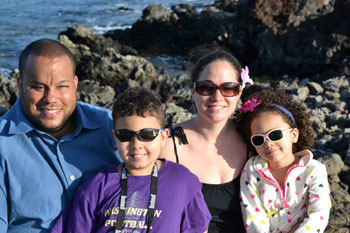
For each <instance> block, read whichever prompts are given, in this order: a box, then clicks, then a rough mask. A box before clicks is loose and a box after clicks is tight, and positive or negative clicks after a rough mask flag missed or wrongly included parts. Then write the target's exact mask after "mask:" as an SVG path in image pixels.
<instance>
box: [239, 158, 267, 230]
mask: <svg viewBox="0 0 350 233" xmlns="http://www.w3.org/2000/svg"><path fill="white" fill-rule="evenodd" d="M252 161H253V160H252V159H250V160H249V161H248V162H247V164H246V165H245V167H244V169H243V171H242V174H241V180H240V182H241V210H242V215H243V221H244V225H245V229H246V231H247V232H248V233H249V232H270V224H269V219H268V217H267V215H266V212H265V208H264V207H263V205H262V201H261V199H260V197H259V193H258V184H257V176H259V174H258V173H257V172H255V171H254V169H253V165H252Z"/></svg>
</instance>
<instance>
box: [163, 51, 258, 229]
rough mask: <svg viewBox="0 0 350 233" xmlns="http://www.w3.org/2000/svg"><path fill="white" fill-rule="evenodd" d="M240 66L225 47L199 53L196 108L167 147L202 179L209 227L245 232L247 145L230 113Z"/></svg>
mask: <svg viewBox="0 0 350 233" xmlns="http://www.w3.org/2000/svg"><path fill="white" fill-rule="evenodd" d="M241 70H242V68H241V65H240V64H239V62H238V61H237V59H236V58H235V57H234V56H232V55H231V54H230V53H228V52H226V51H224V50H222V49H215V50H213V51H210V52H209V53H207V54H205V55H204V56H202V57H201V58H199V60H198V61H197V62H196V64H195V66H194V69H193V71H192V76H191V88H190V89H191V92H192V101H193V103H194V105H195V107H196V110H197V114H196V115H195V117H193V118H192V119H190V120H188V121H185V122H182V123H180V124H178V125H176V126H175V127H174V128H172V130H171V131H172V132H173V135H176V136H179V137H173V138H169V139H168V141H167V146H166V147H165V148H166V149H165V151H163V153H162V155H165V156H166V159H168V160H171V161H174V162H178V163H180V164H182V165H184V166H186V167H187V168H188V169H189V170H190V171H191V172H192V173H194V174H195V175H197V176H198V178H199V180H200V181H201V183H202V185H203V187H202V192H203V194H204V198H205V201H206V203H207V205H208V208H209V210H210V212H211V215H212V221H211V223H210V226H209V231H208V232H209V233H215V232H220V233H222V232H230V233H231V232H245V230H244V226H243V221H242V215H241V210H240V203H239V176H240V173H241V170H242V168H243V166H244V164H245V162H246V161H247V158H248V150H247V145H246V144H245V143H244V142H243V140H242V138H241V137H240V135H239V133H238V132H237V131H236V126H235V122H234V121H233V120H232V119H231V118H230V117H231V116H232V114H233V113H234V112H235V110H236V107H237V103H238V102H239V99H240V96H241V94H242V91H243V88H242V87H244V85H245V83H242V80H241V77H240V76H241ZM243 72H245V71H244V70H243ZM246 77H248V80H250V79H249V76H246ZM250 82H251V83H252V80H250Z"/></svg>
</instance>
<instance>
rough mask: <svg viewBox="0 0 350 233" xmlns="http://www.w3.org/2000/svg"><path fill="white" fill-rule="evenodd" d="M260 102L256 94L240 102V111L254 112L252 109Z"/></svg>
mask: <svg viewBox="0 0 350 233" xmlns="http://www.w3.org/2000/svg"><path fill="white" fill-rule="evenodd" d="M261 103H262V100H261V99H258V96H254V97H253V98H252V99H251V100H247V101H246V102H245V103H243V104H241V108H240V109H239V111H240V112H249V111H250V112H254V109H255V108H256V107H257V106H259V105H260V104H261Z"/></svg>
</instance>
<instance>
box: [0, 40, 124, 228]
mask: <svg viewBox="0 0 350 233" xmlns="http://www.w3.org/2000/svg"><path fill="white" fill-rule="evenodd" d="M19 71H20V72H19V78H18V81H17V83H18V88H19V93H20V97H19V98H18V100H17V101H16V103H15V104H14V106H13V107H12V108H11V109H10V110H9V111H8V112H7V113H6V114H5V115H4V116H3V117H2V118H0V233H3V232H26V233H27V232H48V230H49V228H50V227H51V226H52V225H53V224H54V220H55V219H56V217H57V216H58V215H59V214H60V212H61V211H62V210H63V209H64V208H65V206H66V205H67V203H68V201H69V200H70V198H71V197H72V196H73V194H74V193H75V192H76V190H77V188H78V186H79V185H80V184H81V183H82V182H84V181H85V180H86V179H88V178H89V177H91V176H92V175H94V174H95V173H97V172H98V171H100V170H101V169H103V168H105V167H107V166H110V165H112V164H114V163H118V161H119V159H118V157H117V155H116V154H117V153H116V151H115V147H114V142H113V138H112V129H113V122H112V117H111V112H110V111H109V110H106V109H103V108H99V107H96V106H92V105H89V104H86V103H82V102H77V95H76V94H77V86H78V77H77V76H76V75H75V63H74V58H73V55H72V54H71V52H70V51H69V50H68V49H67V48H66V47H64V46H63V45H62V44H60V43H59V42H57V41H54V40H47V39H43V40H38V41H34V42H33V43H31V44H30V45H28V46H27V47H26V48H25V49H24V50H23V52H22V53H21V55H20V59H19Z"/></svg>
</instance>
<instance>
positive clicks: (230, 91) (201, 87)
mask: <svg viewBox="0 0 350 233" xmlns="http://www.w3.org/2000/svg"><path fill="white" fill-rule="evenodd" d="M217 89H219V90H220V93H221V95H223V96H225V97H233V96H236V95H238V94H239V91H240V90H241V85H240V84H238V83H234V82H227V83H222V84H220V85H216V84H215V83H213V82H212V81H209V80H206V81H198V82H196V83H195V84H194V90H195V92H197V93H198V94H200V95H204V96H211V95H213V94H214V93H215V92H216V90H217Z"/></svg>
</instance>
